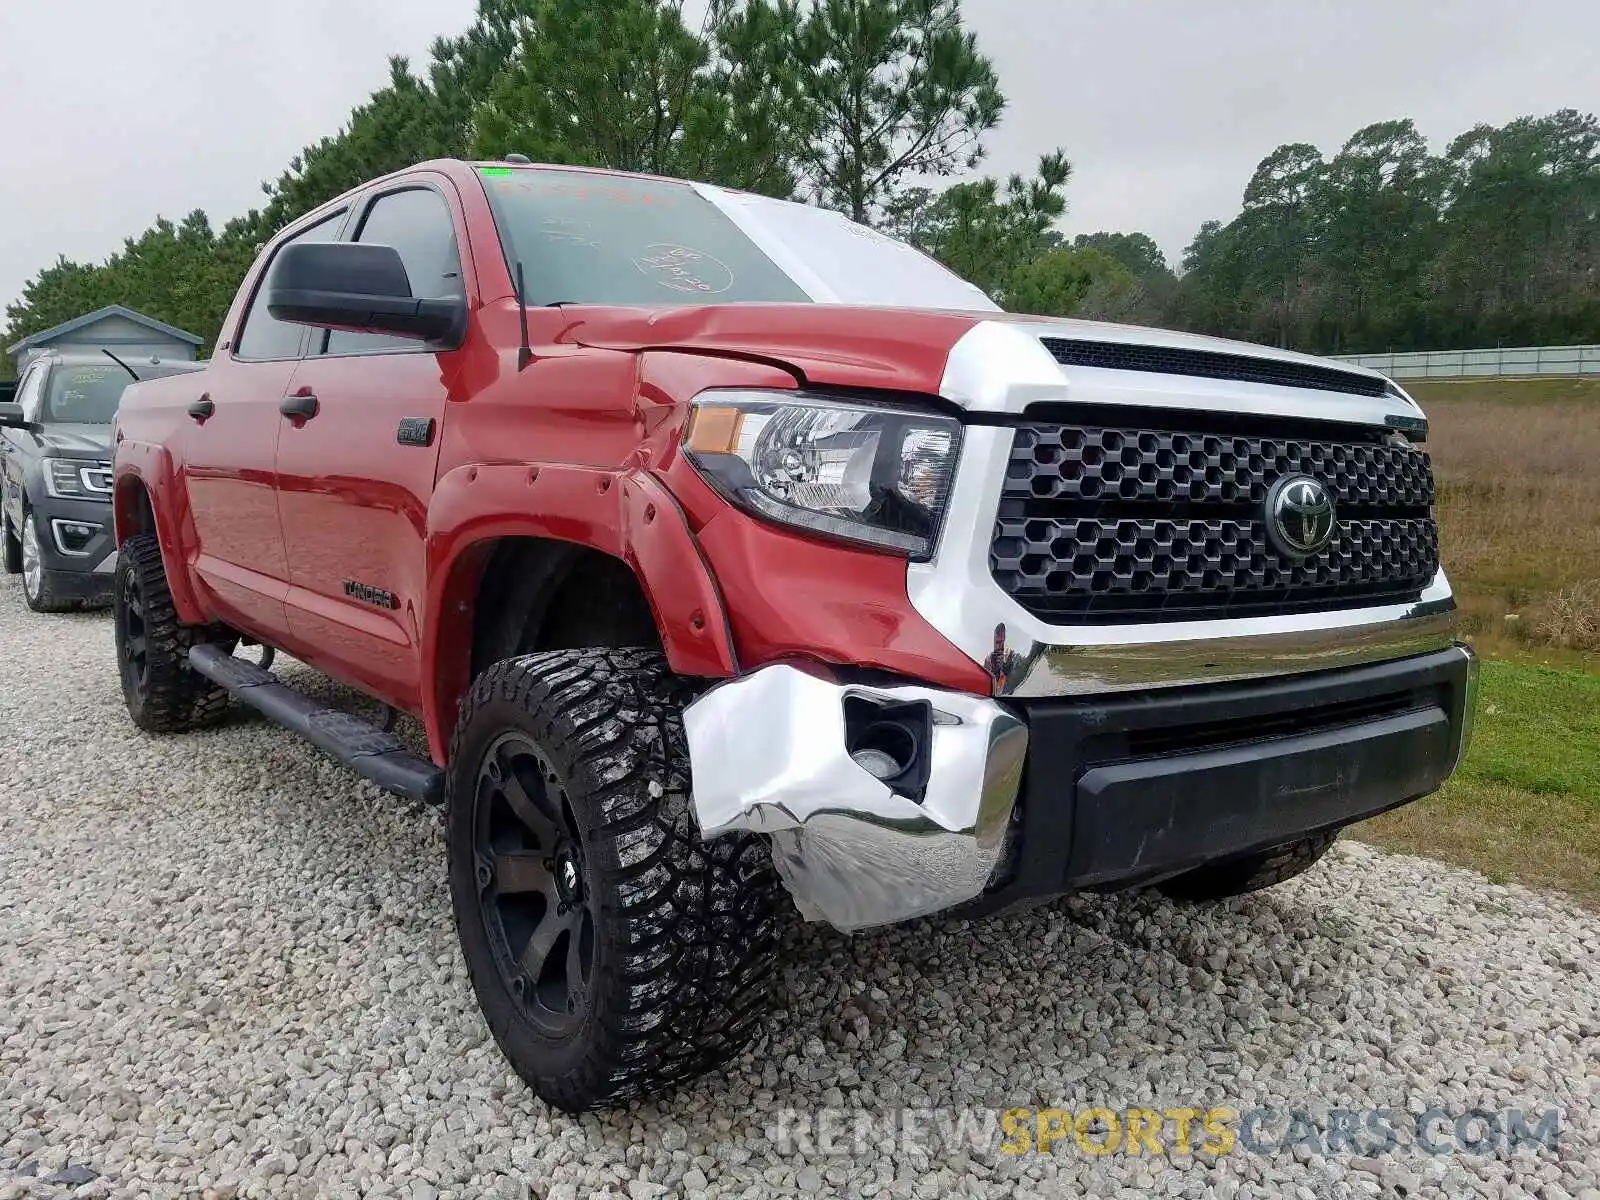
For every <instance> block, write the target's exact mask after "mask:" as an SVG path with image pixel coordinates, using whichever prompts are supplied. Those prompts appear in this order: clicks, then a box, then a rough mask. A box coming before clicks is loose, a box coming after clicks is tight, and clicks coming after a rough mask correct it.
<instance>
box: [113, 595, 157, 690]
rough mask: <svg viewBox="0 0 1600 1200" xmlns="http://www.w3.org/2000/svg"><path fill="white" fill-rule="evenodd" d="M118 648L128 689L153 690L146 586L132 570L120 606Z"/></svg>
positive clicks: (116, 610) (125, 687)
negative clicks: (145, 601) (145, 596)
mask: <svg viewBox="0 0 1600 1200" xmlns="http://www.w3.org/2000/svg"><path fill="white" fill-rule="evenodd" d="M115 612H116V617H115V619H116V630H117V648H118V649H119V650H120V651H121V653H120V654H119V655H118V658H119V660H120V661H119V664H118V665H119V666H120V667H121V669H122V685H123V689H124V690H125V691H131V692H133V693H135V694H137V695H140V696H143V695H147V694H148V693H149V691H150V630H149V627H148V626H147V625H146V624H145V615H144V587H143V585H142V584H141V583H140V582H139V576H138V574H137V573H134V572H130V573H129V574H128V577H127V579H125V580H124V581H123V584H122V602H121V603H120V604H118V605H117V606H116V609H115Z"/></svg>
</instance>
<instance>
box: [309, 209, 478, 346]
mask: <svg viewBox="0 0 1600 1200" xmlns="http://www.w3.org/2000/svg"><path fill="white" fill-rule="evenodd" d="M355 240H356V241H358V242H362V243H365V244H367V245H373V246H393V247H394V249H395V251H396V253H398V254H399V255H400V261H401V263H403V264H404V265H405V269H406V278H408V279H409V280H410V281H411V294H412V295H413V296H417V297H428V298H430V299H436V298H439V297H442V296H464V295H466V291H465V289H464V288H463V286H462V283H461V255H460V253H459V252H458V251H457V248H456V227H455V222H454V220H452V219H451V216H450V206H449V205H448V204H446V203H445V201H444V197H442V196H440V195H439V193H438V192H436V191H434V190H433V189H432V188H407V189H405V190H404V191H399V192H389V193H387V194H386V195H382V196H379V197H378V198H377V199H376V200H375V201H373V203H372V206H371V207H370V208H368V209H367V215H366V217H365V218H364V219H363V220H362V222H361V229H360V231H359V232H358V233H357V234H356V238H355ZM421 348H422V343H420V342H418V341H417V340H416V339H415V338H404V337H396V336H394V335H392V334H386V333H350V332H348V331H345V330H340V329H334V330H330V331H329V333H328V342H327V350H326V353H328V354H362V353H366V352H368V351H372V350H391V349H409V350H418V349H421Z"/></svg>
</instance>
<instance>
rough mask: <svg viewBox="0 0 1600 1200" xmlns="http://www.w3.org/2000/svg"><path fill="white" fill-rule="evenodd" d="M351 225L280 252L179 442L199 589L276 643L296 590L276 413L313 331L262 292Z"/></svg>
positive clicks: (319, 224)
mask: <svg viewBox="0 0 1600 1200" xmlns="http://www.w3.org/2000/svg"><path fill="white" fill-rule="evenodd" d="M347 216H348V213H347V212H346V211H340V212H337V213H334V214H332V215H327V216H322V217H320V218H319V219H317V220H315V221H313V222H311V223H309V224H307V225H306V226H305V227H303V228H302V229H300V230H298V231H296V232H294V233H292V234H291V235H290V236H289V237H288V238H286V239H284V240H283V241H281V242H279V243H278V245H277V246H276V247H274V248H273V250H272V251H271V257H270V258H268V259H267V261H266V264H265V266H264V268H263V269H262V270H260V271H259V272H258V273H257V275H256V280H255V284H254V288H253V291H252V293H251V296H250V300H249V302H248V303H247V305H246V306H245V309H244V311H243V313H242V314H241V315H240V318H239V321H238V325H237V327H236V329H235V331H234V333H233V336H232V339H231V341H230V342H226V343H224V344H223V345H221V346H219V347H217V354H216V355H215V356H214V357H213V358H212V360H211V364H210V366H209V367H208V368H207V369H206V370H205V371H204V372H202V373H199V374H196V375H195V376H194V377H193V382H192V390H193V396H192V398H191V400H190V403H191V404H193V405H197V406H198V407H196V408H194V409H192V410H191V412H192V415H191V416H190V418H189V424H188V426H187V428H186V431H185V433H184V435H183V436H182V438H181V439H180V445H181V451H180V453H181V458H182V471H183V479H184V484H185V486H186V487H187V489H188V494H189V505H190V511H191V512H192V514H193V517H194V529H195V538H196V542H197V546H198V554H197V557H196V559H195V564H194V569H195V574H196V575H197V576H198V579H199V583H200V585H201V586H202V587H203V588H205V589H206V590H207V591H208V592H209V594H210V597H211V601H212V604H213V606H214V607H215V610H216V612H217V614H218V615H219V616H221V617H222V618H223V619H224V620H226V621H227V622H228V623H229V624H231V625H235V626H237V627H238V628H240V629H243V630H245V631H247V632H250V633H253V634H256V635H257V636H259V637H261V638H262V639H263V640H265V641H268V642H271V643H273V644H277V643H279V642H280V641H281V640H282V634H283V632H284V631H285V629H286V623H287V616H286V613H285V609H284V604H283V598H284V593H285V592H286V591H287V590H288V587H289V564H288V558H287V556H286V554H285V552H284V544H283V533H282V528H281V525H280V522H279V519H278V497H277V491H276V484H277V475H276V468H275V459H276V456H277V449H278V432H279V428H280V427H281V426H282V425H283V424H284V417H283V414H282V413H281V412H280V411H279V406H280V405H281V404H282V403H283V400H284V396H285V394H286V393H287V392H288V390H289V383H290V380H291V379H293V377H294V372H295V368H296V366H297V365H298V363H299V358H300V354H301V351H302V348H303V346H304V344H305V342H306V340H307V338H308V336H309V333H310V331H308V330H307V329H306V328H305V326H303V325H293V324H290V323H289V322H287V321H279V320H277V319H275V318H274V317H273V316H272V315H271V314H270V313H269V312H267V307H266V302H265V300H264V292H265V288H266V284H267V282H269V281H270V279H271V276H272V272H273V269H274V267H275V265H276V262H277V258H278V255H279V253H280V252H281V251H282V250H283V247H284V246H288V245H293V244H295V243H298V242H331V241H337V240H338V237H339V233H340V231H341V230H342V229H343V227H344V224H345V219H346V217H347ZM208 410H209V415H206V413H207V411H208Z"/></svg>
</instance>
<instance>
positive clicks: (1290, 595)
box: [989, 414, 1439, 622]
mask: <svg viewBox="0 0 1600 1200" xmlns="http://www.w3.org/2000/svg"><path fill="white" fill-rule="evenodd" d="M1143 416H1144V417H1145V419H1147V420H1149V419H1150V418H1151V414H1143ZM1155 419H1156V420H1158V421H1159V420H1161V418H1159V417H1157V418H1155ZM1175 419H1176V421H1177V422H1178V423H1180V424H1185V425H1187V426H1188V427H1189V428H1190V429H1195V428H1196V427H1200V428H1199V430H1197V431H1195V432H1184V431H1181V430H1174V429H1156V428H1151V427H1150V426H1149V425H1143V426H1140V425H1125V424H1120V423H1116V424H1113V423H1111V422H1107V423H1105V424H1094V425H1088V424H1071V425H1068V424H1054V423H1040V422H1036V423H1031V424H1028V425H1024V426H1022V427H1021V428H1019V429H1017V431H1016V438H1015V441H1014V443H1013V445H1012V450H1011V459H1010V462H1009V464H1008V467H1007V471H1006V478H1005V484H1004V488H1003V491H1002V493H1001V498H1000V509H999V514H998V519H997V520H996V523H995V530H994V537H993V541H992V543H991V545H990V551H989V565H990V569H991V571H992V572H993V574H994V577H995V580H996V581H997V582H998V583H999V584H1000V586H1001V587H1002V588H1004V589H1005V591H1006V592H1007V593H1009V594H1010V595H1011V596H1013V597H1015V599H1016V600H1017V602H1018V603H1020V604H1021V605H1022V606H1023V607H1024V608H1026V609H1027V610H1028V611H1029V612H1031V613H1034V614H1035V615H1037V616H1039V617H1042V618H1045V619H1047V620H1051V621H1055V622H1062V621H1069V622H1070V621H1073V620H1079V621H1096V622H1100V621H1112V622H1115V621H1163V620H1180V619H1195V618H1210V617H1225V616H1249V615H1270V614H1274V613H1284V612H1298V611H1305V610H1310V609H1318V608H1337V607H1341V606H1344V605H1349V604H1352V603H1355V604H1362V603H1378V602H1395V601H1400V600H1404V599H1409V598H1415V597H1416V596H1417V595H1418V594H1419V593H1420V592H1421V590H1422V588H1423V587H1424V586H1426V585H1427V583H1428V582H1429V581H1430V580H1431V579H1432V578H1433V575H1434V573H1435V572H1436V571H1437V570H1438V566H1439V552H1438V539H1437V532H1436V529H1435V526H1434V520H1433V511H1432V505H1433V473H1432V469H1431V467H1430V465H1429V461H1428V455H1427V454H1426V453H1425V452H1423V451H1421V450H1419V449H1416V448H1415V447H1410V446H1401V445H1393V444H1389V443H1387V442H1385V441H1383V440H1380V439H1381V438H1382V434H1381V433H1378V432H1376V431H1374V430H1372V429H1371V428H1369V427H1365V426H1338V425H1319V426H1315V427H1312V426H1302V427H1301V428H1300V429H1298V430H1293V431H1292V434H1293V435H1292V436H1281V437H1269V436H1261V435H1259V434H1258V433H1256V432H1252V433H1251V434H1250V435H1249V436H1237V435H1232V434H1228V433H1222V432H1209V433H1208V432H1204V431H1203V427H1204V426H1205V425H1207V424H1210V425H1213V427H1215V428H1218V429H1220V428H1221V425H1220V424H1218V423H1217V421H1216V418H1206V417H1201V416H1191V417H1188V418H1185V417H1184V416H1183V415H1182V414H1177V415H1176V417H1175ZM1235 424H1238V422H1235ZM1290 474H1305V475H1310V476H1312V477H1313V478H1315V479H1318V480H1320V481H1321V482H1322V483H1323V485H1324V486H1325V487H1326V488H1327V489H1328V492H1329V494H1330V495H1331V497H1332V499H1333V504H1334V513H1335V518H1336V521H1337V524H1336V527H1335V529H1334V533H1333V538H1332V540H1331V541H1330V542H1329V544H1328V545H1327V546H1326V547H1324V548H1323V549H1322V550H1321V551H1319V552H1318V553H1316V554H1314V555H1311V556H1309V557H1307V558H1303V559H1297V558H1291V557H1289V556H1287V555H1284V554H1281V553H1280V552H1279V551H1278V550H1277V549H1276V548H1275V547H1274V546H1273V545H1272V543H1271V542H1270V541H1269V540H1268V537H1267V529H1266V522H1267V513H1266V500H1267V493H1268V492H1269V491H1270V490H1271V488H1272V485H1273V484H1274V483H1275V482H1276V481H1277V480H1278V479H1279V478H1281V477H1282V476H1284V475H1290Z"/></svg>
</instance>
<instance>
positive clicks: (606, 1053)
mask: <svg viewBox="0 0 1600 1200" xmlns="http://www.w3.org/2000/svg"><path fill="white" fill-rule="evenodd" d="M447 803H448V806H449V808H448V815H447V817H446V822H447V842H448V851H449V867H450V891H451V898H452V901H453V905H454V909H455V918H456V928H457V930H458V932H459V934H460V937H461V946H462V952H463V954H464V956H465V958H466V963H467V970H468V973H469V975H470V976H471V979H472V985H473V988H474V990H475V991H476V992H477V995H478V1002H479V1004H480V1005H481V1006H482V1009H483V1013H484V1016H485V1018H486V1019H487V1021H488V1024H489V1028H490V1030H491V1032H492V1033H493V1034H494V1038H495V1041H496V1042H497V1043H499V1046H500V1048H501V1050H502V1051H503V1052H504V1053H505V1055H506V1057H507V1058H508V1059H509V1060H510V1062H511V1064H512V1066H513V1067H514V1068H515V1069H516V1070H517V1072H518V1074H520V1075H521V1076H522V1077H523V1079H525V1080H526V1081H527V1082H528V1084H529V1085H530V1086H531V1087H532V1088H533V1089H534V1091H535V1092H537V1093H538V1094H539V1096H540V1097H541V1098H543V1099H544V1100H545V1101H547V1102H548V1103H550V1104H553V1105H555V1106H556V1107H558V1108H562V1109H565V1110H567V1111H569V1112H575V1111H581V1110H584V1109H593V1108H601V1107H605V1106H608V1105H612V1104H616V1103H618V1102H620V1101H623V1100H626V1099H628V1098H629V1097H632V1096H636V1095H640V1094H643V1093H646V1092H651V1091H655V1090H657V1089H660V1088H662V1087H666V1086H668V1085H670V1084H672V1083H675V1082H677V1081H679V1080H683V1079H687V1078H690V1077H692V1076H694V1075H696V1074H699V1073H701V1072H703V1071H706V1070H709V1069H711V1068H713V1067H715V1066H717V1065H719V1064H720V1063H722V1062H724V1061H726V1060H727V1059H728V1058H729V1057H731V1056H732V1055H733V1054H735V1053H736V1052H737V1051H738V1050H739V1049H740V1048H741V1047H742V1046H743V1045H744V1044H745V1043H746V1042H747V1041H748V1039H749V1037H750V1035H751V1033H752V1032H753V1030H754V1029H755V1027H756V1024H757V1023H758V1021H759V1020H760V1017H761V1014H762V1013H763V1012H764V1010H765V1000H766V991H767V985H768V980H769V977H770V974H771V970H772V964H773V957H774V953H775V949H776V933H775V927H774V917H773V900H774V896H775V894H776V879H775V877H774V875H773V872H772V867H771V863H770V859H769V856H768V852H767V848H766V846H765V844H764V843H763V842H762V841H761V840H760V839H759V838H756V837H752V836H748V835H742V836H733V837H723V838H717V839H715V840H713V841H710V842H702V841H701V840H700V837H699V834H698V831H697V829H696V827H695V823H694V816H693V812H692V811H691V808H690V799H689V771H688V752H687V746H686V743H685V741H684V734H683V722H682V719H681V687H680V685H679V684H678V683H677V681H676V680H675V679H674V678H673V676H672V675H671V674H670V672H669V671H668V669H667V666H666V663H665V661H664V660H663V659H662V657H661V655H660V654H659V653H657V652H655V651H649V650H563V651H551V652H546V653H543V654H533V655H527V656H523V657H519V658H512V659H507V660H505V661H503V662H500V663H496V664H495V665H494V666H492V667H490V668H489V669H488V670H487V671H485V672H484V673H483V674H482V675H481V676H479V678H478V680H477V682H476V683H475V684H474V685H473V687H472V691H471V694H470V695H469V696H468V698H467V700H466V702H465V703H464V704H463V706H462V710H461V718H460V722H459V724H458V725H457V727H456V733H455V738H454V741H453V744H452V746H451V752H450V767H449V775H448V785H447Z"/></svg>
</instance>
